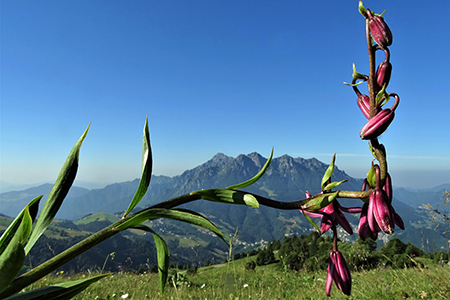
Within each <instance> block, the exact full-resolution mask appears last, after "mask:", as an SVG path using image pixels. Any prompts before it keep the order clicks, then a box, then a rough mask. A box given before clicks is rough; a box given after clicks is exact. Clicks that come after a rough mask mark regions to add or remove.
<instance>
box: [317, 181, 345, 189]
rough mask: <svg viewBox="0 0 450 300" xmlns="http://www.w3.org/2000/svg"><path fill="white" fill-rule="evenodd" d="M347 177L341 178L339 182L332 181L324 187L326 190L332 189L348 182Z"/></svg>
mask: <svg viewBox="0 0 450 300" xmlns="http://www.w3.org/2000/svg"><path fill="white" fill-rule="evenodd" d="M347 181H348V180H347V179H344V180H341V181H339V182H332V183H330V184H328V185H327V186H326V187H324V188H323V190H324V191H328V190H332V189H334V188H336V187H338V186H339V185H340V184H341V183H344V182H347Z"/></svg>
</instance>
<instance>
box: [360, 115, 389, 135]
mask: <svg viewBox="0 0 450 300" xmlns="http://www.w3.org/2000/svg"><path fill="white" fill-rule="evenodd" d="M394 117H395V113H394V111H393V110H391V109H390V108H386V109H383V110H382V111H380V112H379V113H377V114H376V115H375V117H373V118H372V119H370V120H369V121H367V123H366V125H364V127H363V128H362V129H361V131H360V133H359V136H360V137H361V139H363V140H370V139H373V138H376V137H378V136H380V135H381V134H382V133H383V132H384V131H385V130H386V129H387V128H388V127H389V125H390V124H391V122H392V120H394Z"/></svg>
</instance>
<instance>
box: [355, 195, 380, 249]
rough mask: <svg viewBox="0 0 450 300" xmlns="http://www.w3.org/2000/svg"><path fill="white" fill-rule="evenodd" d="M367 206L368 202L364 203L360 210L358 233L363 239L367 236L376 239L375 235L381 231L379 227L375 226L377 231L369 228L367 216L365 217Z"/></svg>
mask: <svg viewBox="0 0 450 300" xmlns="http://www.w3.org/2000/svg"><path fill="white" fill-rule="evenodd" d="M368 208H369V204H368V203H364V205H363V207H362V211H361V216H360V218H359V225H358V234H359V237H360V238H361V239H362V240H363V241H365V240H366V239H367V238H371V239H372V240H376V239H377V236H378V232H380V231H381V230H379V228H377V230H378V232H373V231H372V230H371V229H370V227H369V222H368V217H367V213H368ZM372 215H373V214H372Z"/></svg>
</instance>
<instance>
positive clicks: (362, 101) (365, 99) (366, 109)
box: [356, 94, 370, 119]
mask: <svg viewBox="0 0 450 300" xmlns="http://www.w3.org/2000/svg"><path fill="white" fill-rule="evenodd" d="M356 102H357V103H358V106H359V108H360V109H361V111H362V113H363V115H364V116H365V117H366V118H367V119H370V98H369V96H367V95H363V94H361V95H360V96H359V97H358V99H357V100H356Z"/></svg>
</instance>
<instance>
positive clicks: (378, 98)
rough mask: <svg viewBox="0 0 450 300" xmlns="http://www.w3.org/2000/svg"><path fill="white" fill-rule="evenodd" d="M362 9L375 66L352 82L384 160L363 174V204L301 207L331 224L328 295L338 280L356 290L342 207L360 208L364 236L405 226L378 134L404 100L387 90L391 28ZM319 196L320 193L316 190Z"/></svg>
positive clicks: (373, 145)
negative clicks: (364, 89)
mask: <svg viewBox="0 0 450 300" xmlns="http://www.w3.org/2000/svg"><path fill="white" fill-rule="evenodd" d="M360 12H361V14H362V15H363V16H364V18H365V19H366V26H367V30H368V36H367V39H368V47H369V60H370V64H371V70H373V71H371V72H370V75H369V76H367V75H364V74H360V73H358V72H356V69H355V67H354V72H353V82H352V84H351V86H352V87H353V89H354V91H355V93H356V95H357V104H358V106H359V108H360V110H361V112H362V113H363V115H364V116H365V117H366V119H367V123H366V124H365V125H364V126H363V127H362V129H361V131H360V137H361V139H363V140H369V146H370V149H371V152H372V154H373V155H374V157H375V158H376V159H377V160H378V161H379V163H380V165H378V164H374V163H372V167H371V169H370V171H369V172H368V174H367V178H366V179H365V180H364V184H363V188H362V191H363V192H366V195H367V196H365V197H362V198H361V200H362V201H363V202H364V204H363V205H362V207H350V208H348V207H343V206H341V205H340V204H339V202H338V201H337V200H336V199H333V200H332V201H331V203H330V204H328V205H327V206H325V207H323V208H321V209H319V210H316V211H315V212H307V211H304V210H302V212H303V213H304V214H306V215H307V217H308V218H309V217H320V218H321V227H320V232H321V233H322V234H323V233H325V232H326V231H328V230H329V229H332V231H333V239H334V242H333V250H332V251H331V253H330V260H329V265H328V275H327V281H326V293H327V295H328V296H330V291H331V287H332V284H333V281H334V282H335V284H336V286H337V288H338V289H339V290H341V291H342V292H343V293H344V294H346V295H350V292H351V283H352V280H351V274H350V271H349V268H348V266H347V263H346V262H345V259H344V257H343V255H342V254H341V252H339V250H338V244H337V230H336V227H337V226H338V225H340V226H341V227H342V228H343V229H344V230H345V231H346V232H348V233H349V234H353V230H352V228H351V226H350V224H349V222H348V221H347V219H346V218H345V216H344V214H343V212H347V213H359V214H360V221H359V226H358V234H359V236H360V237H361V239H363V240H365V239H367V238H371V239H373V240H375V239H377V237H378V233H379V232H381V231H383V232H385V233H387V234H393V233H394V229H395V225H397V226H398V227H400V228H401V229H404V228H405V227H404V224H403V220H402V219H401V217H400V216H399V215H398V214H397V213H396V212H395V210H394V208H393V206H392V196H393V191H392V179H391V176H390V175H389V173H388V172H387V162H386V150H385V148H384V146H383V145H381V144H380V143H379V142H378V137H379V136H380V135H381V134H382V133H384V132H385V131H386V129H387V128H388V127H389V125H390V124H391V122H392V121H393V119H394V116H395V110H396V108H397V107H398V104H399V101H400V98H399V96H398V95H397V94H395V93H387V92H386V88H387V86H388V85H389V81H390V79H391V73H392V64H391V62H390V52H389V49H388V46H390V45H392V32H391V30H390V29H389V27H388V25H387V24H386V22H385V21H384V18H383V17H382V15H377V14H375V13H373V12H372V11H370V10H369V9H365V8H364V7H363V6H362V3H361V1H360ZM378 50H381V51H383V52H384V54H385V58H384V61H383V62H381V63H380V64H379V65H378V68H377V69H376V72H374V70H375V52H376V51H378ZM361 79H362V82H359V83H356V81H357V80H361ZM366 81H367V82H368V89H369V95H365V94H362V93H361V92H360V91H359V89H358V85H359V84H360V83H363V82H366ZM390 98H394V99H395V101H394V104H393V105H392V106H391V107H390V108H384V105H385V104H386V103H388V101H389V100H390ZM333 164H334V158H333ZM333 167H334V166H333ZM330 176H331V175H330ZM330 181H331V180H330V177H327V178H324V180H323V182H322V195H324V194H325V193H329V194H332V192H331V190H330V189H328V187H330V186H333V187H336V186H337V185H338V184H339V183H336V184H335V185H333V184H330ZM324 182H325V184H324ZM324 186H325V188H324ZM325 190H326V191H325ZM315 197H316V198H317V196H315ZM306 198H311V195H310V194H309V193H308V192H306ZM315 226H316V225H315ZM316 227H317V226H316ZM317 228H318V227H317Z"/></svg>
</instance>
